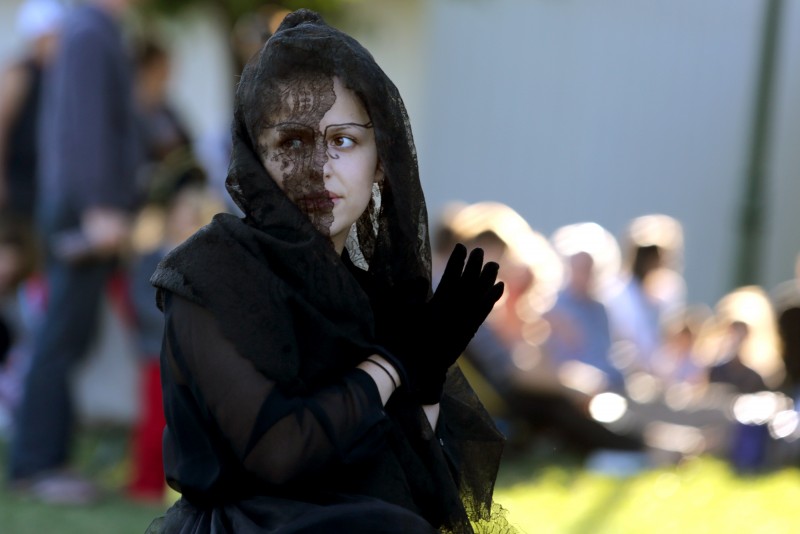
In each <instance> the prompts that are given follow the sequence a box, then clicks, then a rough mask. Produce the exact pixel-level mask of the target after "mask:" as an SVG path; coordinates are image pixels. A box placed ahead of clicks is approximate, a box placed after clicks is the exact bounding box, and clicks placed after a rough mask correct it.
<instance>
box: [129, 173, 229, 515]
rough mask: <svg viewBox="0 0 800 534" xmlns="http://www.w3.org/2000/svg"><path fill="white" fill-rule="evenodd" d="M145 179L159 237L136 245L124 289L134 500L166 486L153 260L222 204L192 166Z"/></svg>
mask: <svg viewBox="0 0 800 534" xmlns="http://www.w3.org/2000/svg"><path fill="white" fill-rule="evenodd" d="M159 179H160V181H161V183H158V184H151V185H152V187H151V192H152V194H151V196H150V197H149V199H148V205H149V207H154V208H158V209H160V210H161V211H162V212H163V213H162V215H163V227H162V229H161V235H160V239H158V241H157V242H156V243H155V245H153V246H151V247H149V248H147V249H143V250H137V251H136V252H135V254H134V256H133V258H132V261H131V267H130V271H129V277H128V282H129V294H130V296H131V302H132V304H133V312H134V314H133V315H134V317H133V319H134V325H133V326H134V332H135V337H136V343H137V348H138V353H139V355H140V358H141V374H140V377H139V384H140V387H139V399H140V400H139V406H138V417H137V420H136V424H135V426H134V429H133V434H132V436H131V448H132V459H131V473H130V480H129V484H128V495H129V496H130V497H131V498H133V499H135V500H142V501H149V502H162V501H163V498H164V495H165V491H166V487H167V486H166V480H165V477H164V464H163V455H162V451H161V446H162V437H163V432H164V427H165V426H166V420H165V417H164V408H163V401H162V395H161V371H160V362H159V356H160V352H161V343H162V340H163V337H164V315H163V314H162V313H161V310H159V309H158V307H157V306H155V297H156V290H155V288H154V287H153V286H152V285H151V284H150V277H151V276H152V275H153V273H154V272H155V270H156V267H157V266H158V263H159V262H160V261H161V260H162V259H163V258H164V257H165V256H166V255H167V254H168V253H169V252H170V251H171V250H172V249H174V248H175V247H176V246H178V245H179V244H181V243H182V242H183V241H185V240H186V239H187V238H188V237H189V236H190V235H192V234H193V233H194V232H196V231H197V230H198V229H199V228H200V227H201V226H203V225H204V224H207V223H209V222H210V221H211V218H212V216H213V215H214V214H215V213H218V212H219V211H221V210H222V208H223V205H222V204H221V202H219V201H218V200H217V198H216V195H215V194H213V192H212V191H211V189H210V188H209V187H208V183H207V179H206V176H205V174H204V172H203V171H202V170H201V169H200V168H199V167H197V166H193V167H187V168H185V169H173V173H172V174H171V175H169V176H167V175H159Z"/></svg>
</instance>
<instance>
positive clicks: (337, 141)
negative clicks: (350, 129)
mask: <svg viewBox="0 0 800 534" xmlns="http://www.w3.org/2000/svg"><path fill="white" fill-rule="evenodd" d="M355 144H356V142H355V141H354V140H353V139H351V138H350V137H345V136H342V135H337V136H336V137H334V138H333V139H331V145H333V146H335V147H336V148H350V147H352V146H353V145H355Z"/></svg>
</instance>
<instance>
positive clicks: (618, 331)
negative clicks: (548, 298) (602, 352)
mask: <svg viewBox="0 0 800 534" xmlns="http://www.w3.org/2000/svg"><path fill="white" fill-rule="evenodd" d="M622 241H623V242H624V243H625V250H626V254H625V256H626V260H627V265H626V267H625V268H624V269H623V270H622V272H621V273H620V277H619V280H618V283H617V284H616V285H615V286H613V287H610V288H609V289H608V290H607V291H606V293H605V294H604V295H602V296H601V300H602V301H603V303H604V304H605V305H606V309H607V311H608V316H609V321H610V325H611V337H612V343H613V344H614V347H613V349H612V350H613V352H614V353H615V358H618V361H619V362H620V363H621V364H622V367H624V372H625V373H632V372H634V371H636V370H639V371H644V372H647V373H652V372H653V358H654V357H655V352H656V350H657V349H658V348H659V347H660V346H661V344H662V343H663V341H664V340H663V337H662V334H663V319H664V317H665V316H666V315H668V314H670V313H673V312H675V311H677V310H680V309H682V308H683V307H684V306H685V299H686V284H685V282H684V280H683V277H682V275H681V263H682V252H683V230H682V228H681V225H680V223H679V222H678V221H677V220H675V219H674V218H672V217H670V216H667V215H661V214H653V215H643V216H641V217H636V218H634V219H633V220H632V221H631V222H630V223H629V225H628V228H627V230H626V234H625V236H624V238H623V239H622Z"/></svg>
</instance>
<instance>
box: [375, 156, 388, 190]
mask: <svg viewBox="0 0 800 534" xmlns="http://www.w3.org/2000/svg"><path fill="white" fill-rule="evenodd" d="M385 176H386V175H385V174H384V172H383V163H381V161H380V160H378V167H377V168H376V169H375V180H374V182H375V183H376V184H383V179H384V178H385Z"/></svg>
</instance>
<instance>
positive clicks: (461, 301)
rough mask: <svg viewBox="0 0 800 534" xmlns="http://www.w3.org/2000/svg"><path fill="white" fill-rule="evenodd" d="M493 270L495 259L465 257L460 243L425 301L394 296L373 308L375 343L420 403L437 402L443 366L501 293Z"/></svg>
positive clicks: (453, 357) (476, 255)
mask: <svg viewBox="0 0 800 534" xmlns="http://www.w3.org/2000/svg"><path fill="white" fill-rule="evenodd" d="M498 269H499V266H498V264H497V263H495V262H487V263H485V264H484V261H483V249H480V248H475V249H473V250H472V251H471V252H470V253H469V257H467V248H466V247H465V246H464V245H462V244H460V243H459V244H457V245H456V246H455V248H454V249H453V252H452V253H451V255H450V258H449V260H448V261H447V265H446V267H445V270H444V273H443V275H442V278H441V280H440V282H439V285H438V286H437V288H436V291H435V292H434V294H433V297H432V298H431V299H430V300H429V301H428V302H427V303H425V304H422V305H404V304H402V303H401V302H400V300H401V298H402V295H397V296H395V297H394V298H391V297H390V298H389V299H388V301H386V302H381V303H379V305H378V306H377V307H376V310H375V321H376V330H377V336H378V342H379V343H380V344H381V345H382V346H384V347H385V348H386V350H387V351H388V352H389V354H386V355H385V357H386V358H387V359H388V360H389V361H391V362H392V364H394V365H395V367H397V370H398V372H399V373H400V374H401V377H402V380H403V382H404V383H405V385H406V386H407V387H408V388H409V389H410V391H411V393H412V395H414V396H415V397H416V398H417V399H418V400H419V401H420V403H421V404H436V403H438V402H439V399H440V398H441V395H442V389H443V387H444V381H445V377H446V375H447V370H448V369H449V368H450V366H452V365H453V363H455V361H456V360H457V359H458V357H459V356H460V355H461V353H462V352H464V349H465V348H466V347H467V344H469V342H470V340H471V339H472V337H473V336H474V335H475V332H476V331H477V330H478V327H479V326H480V325H481V324H482V323H483V321H484V320H485V319H486V317H487V316H488V315H489V312H491V311H492V308H493V307H494V305H495V303H496V302H497V301H498V300H499V299H500V297H501V296H502V294H503V283H502V282H497V272H498ZM390 294H391V292H390Z"/></svg>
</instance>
